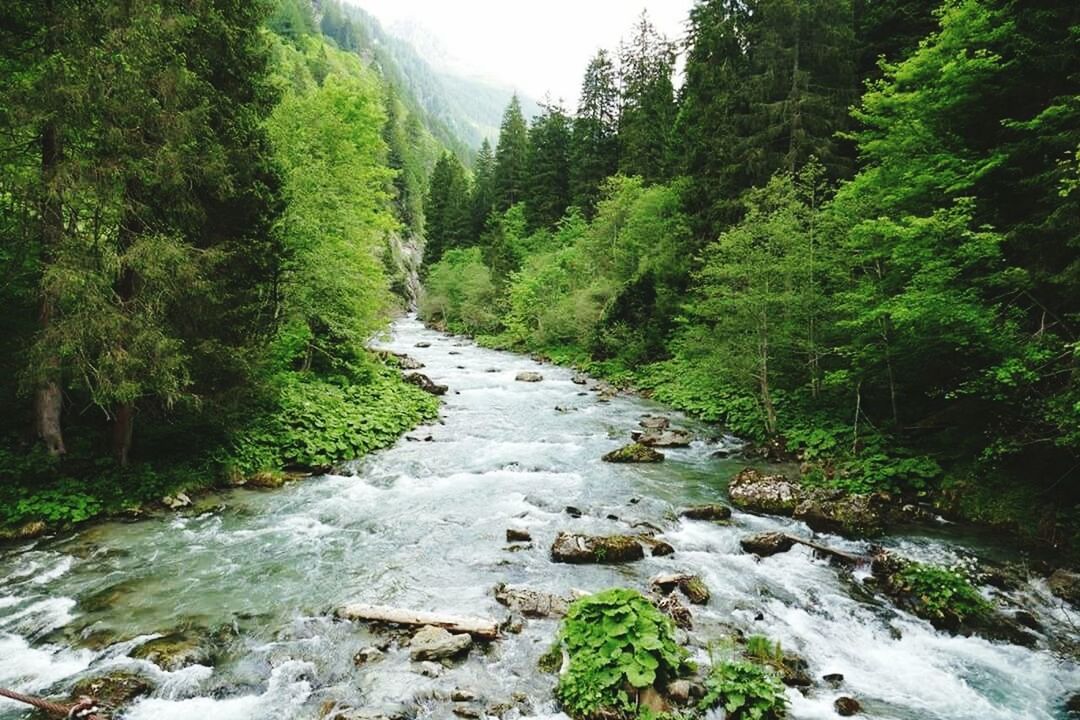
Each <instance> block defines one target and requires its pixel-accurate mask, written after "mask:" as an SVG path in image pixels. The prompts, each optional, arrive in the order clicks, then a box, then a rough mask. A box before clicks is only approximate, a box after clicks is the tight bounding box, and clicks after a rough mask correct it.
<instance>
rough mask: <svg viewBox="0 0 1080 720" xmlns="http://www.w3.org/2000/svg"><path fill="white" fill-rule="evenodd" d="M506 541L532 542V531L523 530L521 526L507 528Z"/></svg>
mask: <svg viewBox="0 0 1080 720" xmlns="http://www.w3.org/2000/svg"><path fill="white" fill-rule="evenodd" d="M506 542H511V543H515V542H532V533H530V532H529V531H528V530H521V529H519V528H507V530H506Z"/></svg>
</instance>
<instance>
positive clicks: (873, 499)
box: [793, 490, 885, 537]
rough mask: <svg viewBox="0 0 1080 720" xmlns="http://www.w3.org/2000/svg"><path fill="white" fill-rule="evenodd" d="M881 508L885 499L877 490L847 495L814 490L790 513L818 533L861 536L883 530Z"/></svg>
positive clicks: (883, 522)
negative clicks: (875, 491) (865, 493)
mask: <svg viewBox="0 0 1080 720" xmlns="http://www.w3.org/2000/svg"><path fill="white" fill-rule="evenodd" d="M884 511H885V502H884V499H883V498H881V497H880V496H879V495H878V494H876V493H875V494H867V495H848V494H845V493H842V492H830V491H825V490H817V491H814V492H811V493H808V494H807V495H806V496H805V497H804V499H803V500H802V501H801V502H799V504H798V505H796V507H795V511H794V513H793V515H794V517H795V519H796V520H802V521H803V522H805V523H806V524H807V525H809V526H810V528H811V529H813V530H815V531H817V532H828V533H839V534H841V535H853V536H857V537H863V536H874V535H880V534H882V533H883V532H885V519H884V517H885V516H884Z"/></svg>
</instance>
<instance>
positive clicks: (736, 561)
mask: <svg viewBox="0 0 1080 720" xmlns="http://www.w3.org/2000/svg"><path fill="white" fill-rule="evenodd" d="M417 343H430V344H431V346H430V347H427V348H417V347H415V346H416V345H417ZM379 345H380V346H381V347H385V348H388V349H392V350H395V351H404V352H408V353H409V354H410V355H412V356H413V357H415V358H417V359H418V360H420V361H421V362H423V363H425V365H426V369H424V370H423V371H422V372H424V373H426V374H428V375H429V376H430V377H431V378H432V379H434V380H435V381H436V382H439V383H444V384H447V385H449V387H450V388H451V389H450V393H449V394H448V395H447V397H446V402H445V406H444V407H443V410H442V418H443V419H442V421H441V423H439V424H434V425H432V426H430V427H424V428H419V429H417V430H416V431H414V432H412V433H410V435H411V436H412V438H414V440H415V441H411V440H406V439H402V441H401V442H399V443H398V444H397V445H396V446H395V447H393V448H391V449H389V450H386V451H383V452H380V453H376V454H374V455H372V456H370V457H367V458H364V459H363V460H360V461H358V462H355V463H353V464H351V465H349V466H347V468H346V470H345V471H343V472H342V474H340V475H330V476H326V477H321V478H317V479H312V480H310V481H306V482H302V483H297V484H293V485H289V486H287V487H285V488H284V489H281V490H277V491H247V490H237V491H233V492H229V493H225V494H223V495H219V496H213V497H211V498H206V499H202V500H200V502H199V503H198V504H197V506H196V507H195V508H193V509H191V510H189V511H187V512H182V513H180V514H176V515H170V516H165V517H161V518H157V519H151V520H146V521H142V522H137V523H120V522H109V523H102V524H98V525H94V526H91V527H89V528H87V529H85V530H83V531H81V532H78V533H75V534H70V535H66V536H62V537H57V538H50V539H45V540H41V541H37V542H33V543H28V544H25V545H21V546H18V547H14V548H8V549H5V550H3V551H0V578H3V582H2V584H0V686H8V687H14V688H16V689H20V690H23V691H32V692H62V691H64V690H65V689H66V688H68V687H70V686H71V684H72V683H73V682H74V681H75V680H77V679H78V678H80V677H85V676H88V675H92V674H100V673H105V672H109V671H112V670H116V669H129V670H134V671H136V672H139V673H142V674H144V675H146V676H147V677H149V678H151V679H152V680H153V681H154V682H155V684H156V686H157V689H156V690H155V691H154V693H153V694H152V695H151V696H150V697H147V698H145V699H143V700H141V701H138V702H137V703H136V704H135V705H134V706H132V707H131V708H130V709H129V710H128V711H127V713H126V714H125V715H124V717H125V718H128V719H130V720H180V719H181V718H183V719H184V720H190V719H191V718H198V719H200V720H256V719H262V718H275V719H276V720H290V719H295V720H308V719H311V720H314V719H315V718H317V717H319V712H320V707H322V706H323V705H324V703H328V702H329V703H333V702H339V703H342V704H348V705H351V706H353V707H357V708H364V709H365V710H370V711H372V712H377V711H388V712H389V711H393V710H395V709H398V710H400V709H401V708H402V707H404V709H405V711H406V712H407V714H408V715H409V716H419V717H433V718H441V717H452V716H451V715H450V708H451V705H450V703H449V701H447V700H445V699H440V698H443V697H444V695H445V693H446V692H447V691H448V690H451V689H454V688H462V689H468V690H470V691H473V692H475V693H476V694H478V695H479V696H481V697H482V698H483V699H484V700H486V701H488V702H491V703H494V702H501V701H509V699H510V698H511V697H513V696H515V694H519V695H517V696H516V699H517V701H518V702H519V704H520V705H521V706H522V710H523V715H524V716H537V717H542V716H551V715H554V714H556V713H557V708H556V707H555V705H554V702H553V700H552V687H553V684H554V680H553V678H552V677H551V676H547V675H543V674H541V673H539V672H538V671H536V669H535V666H536V660H537V658H538V657H539V656H540V654H541V653H543V652H544V651H545V650H546V649H547V648H548V646H549V645H550V642H551V640H552V637H553V636H554V633H555V630H556V625H555V622H554V621H547V620H532V621H529V622H528V623H527V626H526V628H525V631H524V632H523V633H521V634H518V635H513V634H508V635H506V636H505V637H504V638H503V639H501V640H500V641H498V642H496V643H493V644H492V645H491V646H490V647H488V648H487V649H486V650H482V649H481V650H478V649H474V650H473V651H472V654H471V655H470V656H469V659H468V660H466V661H465V662H463V663H461V664H459V665H457V666H455V667H453V668H451V669H449V670H447V671H445V673H443V674H442V675H441V676H440V677H435V678H429V677H426V676H424V675H421V674H420V673H418V672H417V671H416V669H415V667H414V666H413V664H412V663H411V662H410V661H409V658H408V651H407V649H403V648H400V647H397V646H392V647H390V649H389V650H388V651H387V652H386V654H385V656H384V657H382V658H381V659H376V660H374V661H372V662H370V663H367V664H365V665H363V666H362V667H357V666H356V665H355V664H354V661H353V658H354V656H355V654H356V653H357V652H358V651H359V650H361V649H362V648H365V647H367V646H369V645H372V644H373V643H376V642H378V638H377V636H375V635H373V634H372V633H371V631H369V630H368V629H367V628H365V627H364V626H362V625H359V624H352V623H346V622H338V621H335V620H333V619H331V611H332V609H333V608H335V607H337V606H339V605H341V604H343V603H346V602H349V601H365V602H373V603H378V604H383V605H393V606H400V607H405V608H414V609H421V610H438V611H444V612H452V613H459V614H466V615H478V616H493V617H499V618H501V617H503V616H504V615H505V609H504V608H502V607H500V606H499V605H497V604H496V602H495V600H494V599H493V596H492V587H493V586H494V585H496V584H497V583H500V582H506V583H510V584H520V585H527V586H530V587H533V588H536V589H542V590H548V591H552V592H558V593H567V592H569V591H571V590H572V589H582V590H593V591H595V590H599V589H603V588H606V587H610V586H616V585H618V586H629V587H635V588H639V589H644V588H645V587H646V586H647V584H648V578H649V577H651V576H653V575H655V574H656V573H659V572H664V571H672V570H686V571H690V572H693V573H697V574H699V575H701V577H702V578H703V579H704V580H705V582H706V583H707V585H708V586H709V588H710V589H711V590H712V599H711V601H710V603H709V605H708V606H707V607H706V608H700V609H698V608H695V612H696V622H697V630H695V632H697V633H699V634H700V635H702V636H704V637H703V638H701V639H705V640H710V639H712V638H711V637H710V634H711V633H714V634H716V636H717V637H719V636H720V633H721V630H720V628H721V627H722V626H723V625H725V624H728V625H734V626H736V627H738V628H741V629H743V630H744V631H746V632H747V633H761V634H766V635H769V636H771V637H773V638H775V639H777V640H779V641H780V642H781V644H782V645H783V647H784V648H785V649H790V650H793V651H796V652H798V653H799V654H800V655H802V656H803V657H804V658H805V659H806V660H807V661H808V662H809V664H810V672H811V674H812V675H813V676H815V677H820V676H821V675H823V674H825V673H842V674H843V675H844V677H845V681H844V685H843V687H842V688H841V689H839V690H832V689H823V688H818V689H816V690H814V691H812V692H810V693H808V694H807V695H806V696H804V695H803V694H801V693H799V692H797V691H794V690H791V691H789V695H790V699H791V714H792V716H793V717H795V718H835V717H836V715H835V712H834V710H833V701H834V700H835V699H836V697H837V696H838V695H841V694H844V695H851V696H854V697H856V698H858V699H859V700H860V701H861V702H862V705H863V713H864V714H863V715H862V717H867V718H876V719H886V718H888V719H891V720H931V719H935V720H1020V719H1027V720H1043V719H1049V718H1064V717H1066V714H1065V711H1064V706H1063V703H1064V699H1065V697H1067V696H1068V695H1069V694H1071V693H1074V692H1077V691H1080V668H1078V666H1077V665H1076V664H1074V663H1073V662H1071V661H1069V660H1067V659H1064V658H1061V657H1058V656H1056V655H1055V654H1054V652H1052V650H1051V649H1050V647H1051V646H1052V645H1053V643H1051V642H1049V640H1050V639H1052V637H1053V636H1054V635H1056V634H1063V633H1075V632H1076V630H1075V627H1074V626H1072V625H1071V624H1070V620H1071V618H1070V617H1069V615H1068V613H1067V612H1066V611H1065V610H1064V609H1063V608H1061V607H1060V604H1059V603H1055V602H1054V601H1053V599H1052V598H1051V596H1050V595H1049V594H1048V592H1047V591H1046V587H1045V584H1044V583H1043V582H1042V581H1037V580H1036V581H1032V582H1031V583H1030V584H1029V585H1028V586H1026V587H1024V588H1022V589H1021V590H1020V591H1018V593H1017V594H1018V595H1020V596H1022V602H1023V604H1024V605H1025V606H1026V607H1027V608H1028V609H1030V610H1031V611H1032V612H1034V613H1035V614H1036V616H1037V617H1038V619H1039V620H1040V621H1041V622H1042V623H1043V624H1044V626H1045V628H1046V630H1045V633H1046V634H1045V635H1044V636H1043V637H1042V638H1041V639H1040V645H1039V647H1038V648H1036V649H1034V650H1031V649H1025V648H1022V647H1017V646H1012V645H1007V644H1003V643H991V642H988V641H985V640H982V639H978V638H963V637H953V636H950V635H948V634H944V633H941V632H937V631H935V630H934V629H933V628H932V627H931V626H930V625H929V624H928V623H926V622H924V621H921V620H918V619H916V618H914V617H912V616H910V615H907V614H904V613H901V612H899V611H897V610H895V609H894V608H892V607H891V606H890V605H889V604H888V603H885V602H883V601H880V600H875V599H874V598H872V597H869V596H867V595H865V594H864V593H859V592H853V582H852V580H851V579H850V578H849V577H846V576H845V575H844V574H843V573H842V572H840V571H838V570H837V569H835V568H833V567H831V566H830V565H829V564H828V563H826V562H823V561H820V560H817V559H815V558H813V557H812V556H811V555H810V553H809V551H808V550H806V549H805V548H802V549H800V548H796V549H795V550H793V551H791V552H789V553H786V554H783V555H778V556H775V557H771V558H768V559H765V560H762V561H756V560H755V558H754V557H753V556H751V555H748V554H746V553H743V552H742V551H741V550H740V548H739V539H740V537H742V536H744V535H746V534H747V533H750V532H759V531H766V530H784V531H788V532H794V533H801V534H804V535H809V530H808V529H807V528H806V527H805V526H803V525H802V524H801V523H798V522H795V521H792V520H787V519H783V518H774V517H758V516H754V515H748V514H742V513H738V512H736V513H735V515H734V518H733V522H732V523H731V524H730V525H719V524H714V523H709V522H702V521H688V520H683V521H677V520H675V519H674V514H673V513H672V512H671V511H672V509H673V508H675V507H678V506H680V505H684V504H689V503H694V502H712V501H723V500H724V499H725V484H726V482H727V479H728V478H729V477H731V475H732V474H734V473H735V472H736V471H737V470H738V469H740V468H741V467H742V465H743V464H742V462H740V461H737V460H721V459H716V458H714V457H713V453H714V451H715V450H716V449H717V446H716V443H717V440H715V439H714V438H710V437H709V436H710V435H716V434H717V433H716V432H715V431H714V430H711V429H709V428H704V427H700V426H697V425H695V424H694V423H692V422H690V421H689V420H687V419H685V418H682V417H681V416H679V415H678V414H673V413H670V412H667V411H666V410H665V409H664V408H662V407H659V406H657V405H656V404H654V403H651V402H649V401H647V400H644V399H641V398H636V397H618V398H616V399H614V400H613V401H611V402H607V403H604V402H599V401H598V398H597V396H596V395H595V394H592V393H587V394H582V393H583V388H581V387H580V386H578V385H575V384H573V383H572V382H571V373H570V372H569V371H567V370H564V369H560V368H554V367H551V366H546V365H545V366H540V365H537V364H536V363H534V362H533V361H531V360H530V359H528V358H526V357H523V356H520V355H514V354H510V353H502V352H495V351H491V350H486V349H482V348H478V347H476V346H475V345H472V344H470V343H466V342H462V341H460V340H458V339H456V338H452V337H449V336H446V335H442V334H439V333H436V332H433V331H429V330H426V329H424V328H423V327H422V326H421V325H420V323H418V322H417V321H415V320H414V319H411V318H410V319H403V320H400V321H398V322H397V323H395V324H394V326H393V327H392V335H390V336H388V337H387V338H384V339H383V340H382V341H381V342H380V343H379ZM523 370H536V371H539V372H541V373H542V374H543V375H544V381H543V382H541V383H536V384H529V383H522V382H515V381H514V378H515V375H516V374H517V373H518V372H520V371H523ZM556 406H559V407H560V409H559V410H557V409H556ZM656 412H664V413H665V414H668V415H671V416H672V417H673V419H674V420H675V423H676V424H678V425H682V426H686V427H690V428H692V429H695V430H697V431H699V432H700V433H701V434H702V436H703V437H704V438H705V439H703V440H701V441H698V442H695V443H694V445H693V446H692V447H691V448H689V449H685V450H671V451H667V456H668V458H667V461H666V462H664V463H661V464H658V465H649V466H625V465H621V466H617V465H609V464H606V463H603V462H601V461H600V457H601V455H603V454H604V453H605V452H608V451H609V450H612V449H614V448H616V447H618V446H619V445H621V444H624V443H625V442H627V441H628V436H629V433H630V431H631V430H632V429H633V428H635V427H636V425H637V422H638V420H639V418H640V416H641V415H642V414H644V413H656ZM428 436H430V437H431V441H428V442H425V441H424V439H425V438H426V437H428ZM568 505H569V506H575V507H577V508H580V509H581V510H583V511H584V512H585V514H584V516H583V517H581V518H573V517H571V516H569V515H567V514H566V513H565V512H564V511H563V508H564V507H566V506H568ZM609 515H611V516H614V517H617V518H618V520H613V519H609V518H608V516H609ZM633 520H647V521H650V522H653V523H658V524H662V526H663V527H664V529H665V532H664V536H663V537H664V538H665V539H666V540H667V541H668V542H670V543H671V544H672V545H673V546H674V548H675V550H676V552H675V554H674V555H673V556H670V557H664V558H647V559H645V560H644V561H641V562H638V563H633V564H628V565H621V566H569V565H558V564H554V563H552V562H551V561H550V560H549V559H548V548H549V547H550V544H551V540H552V539H553V538H554V536H555V534H556V533H557V532H558V531H560V530H581V531H585V532H597V533H611V532H625V531H626V530H627V527H628V525H627V521H633ZM508 527H520V528H526V529H528V530H529V531H531V533H532V535H533V538H534V541H535V542H534V543H533V546H532V547H531V548H529V549H524V550H520V551H517V552H511V551H509V550H507V543H506V542H505V533H506V529H507V528H508ZM824 542H827V543H829V544H831V545H834V546H837V547H840V548H848V549H852V550H862V549H865V546H864V545H862V544H860V543H857V542H852V541H845V540H842V539H840V538H836V537H828V536H826V537H825V538H824ZM885 544H887V545H889V546H892V547H895V548H897V549H899V550H901V551H902V552H904V553H905V554H907V555H909V556H912V557H915V558H920V559H924V560H933V561H938V562H951V561H953V560H956V559H957V558H960V557H968V556H973V555H978V554H980V553H993V554H995V555H1001V554H1002V553H1007V552H1008V551H1007V550H1002V549H1001V548H996V547H992V546H990V545H988V544H987V543H986V542H985V540H978V539H975V538H973V537H971V536H970V535H968V534H961V533H958V532H953V531H951V530H949V529H948V528H943V529H937V530H934V531H932V532H931V531H929V530H928V531H924V532H912V533H911V534H907V535H893V536H890V537H889V538H888V539H887V540H886V542H885ZM175 628H189V629H190V628H194V629H195V632H198V633H205V634H209V635H212V636H213V637H214V638H216V641H217V643H218V647H219V652H218V656H217V661H216V663H215V664H214V665H215V666H214V667H213V668H211V667H206V666H203V665H194V666H191V667H187V668H184V669H181V670H178V671H176V672H164V671H162V670H159V669H158V668H157V667H156V666H154V665H152V664H150V663H148V662H146V661H143V660H135V659H132V658H131V657H130V653H131V652H132V649H133V648H134V647H135V646H136V645H138V644H139V643H140V642H142V641H144V640H146V639H147V637H152V636H154V635H155V634H158V633H166V632H169V631H171V630H173V629H175ZM440 693H442V694H440ZM522 693H523V695H521V694H522ZM514 712H517V711H514ZM21 717H24V715H23V714H22V711H21V710H19V709H18V708H17V706H15V705H14V704H12V703H9V702H7V701H3V700H0V720H13V719H14V718H21Z"/></svg>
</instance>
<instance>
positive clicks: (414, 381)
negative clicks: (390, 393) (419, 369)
mask: <svg viewBox="0 0 1080 720" xmlns="http://www.w3.org/2000/svg"><path fill="white" fill-rule="evenodd" d="M405 382H407V383H409V384H411V385H415V386H416V387H418V388H420V389H421V390H423V391H424V392H427V393H431V394H432V395H445V394H446V392H447V391H448V390H449V389H450V388H448V387H447V386H446V385H436V384H435V383H434V382H432V380H431V378H429V377H428V376H427V375H422V374H420V373H410V374H408V375H406V376H405Z"/></svg>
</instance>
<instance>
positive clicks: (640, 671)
mask: <svg viewBox="0 0 1080 720" xmlns="http://www.w3.org/2000/svg"><path fill="white" fill-rule="evenodd" d="M674 632H675V628H674V625H673V623H672V622H671V620H670V619H669V618H667V617H666V616H664V615H662V614H661V613H660V611H659V610H657V609H656V608H655V607H653V606H652V604H651V603H649V601H648V600H646V599H645V598H644V597H643V596H642V595H641V594H640V593H638V592H635V591H633V590H623V589H612V590H605V591H604V592H601V593H597V594H595V595H590V596H589V597H586V598H582V599H581V600H578V601H576V602H574V603H573V604H572V605H571V606H570V610H569V612H568V613H567V615H566V618H565V619H564V620H563V624H562V628H561V630H560V633H559V638H560V640H561V642H562V643H563V644H564V645H565V647H566V649H567V651H568V653H569V655H570V664H569V667H568V669H567V672H566V673H565V674H563V675H562V676H561V677H560V678H559V685H558V688H557V689H556V694H557V695H558V697H559V700H560V701H561V702H562V704H563V707H564V708H565V710H566V711H567V713H568V714H569V715H571V716H572V717H575V718H590V717H596V716H597V715H598V714H600V713H605V714H612V713H613V714H615V715H617V716H619V717H626V718H632V717H640V715H638V710H637V706H636V703H635V698H636V692H633V691H636V690H640V689H642V688H647V687H650V686H652V685H654V684H655V685H658V686H662V685H663V683H664V682H666V681H668V680H671V679H674V678H676V677H678V676H679V674H680V673H682V672H683V671H684V669H685V668H686V652H685V651H684V650H683V649H682V648H680V647H679V646H678V645H676V644H675V640H674Z"/></svg>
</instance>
